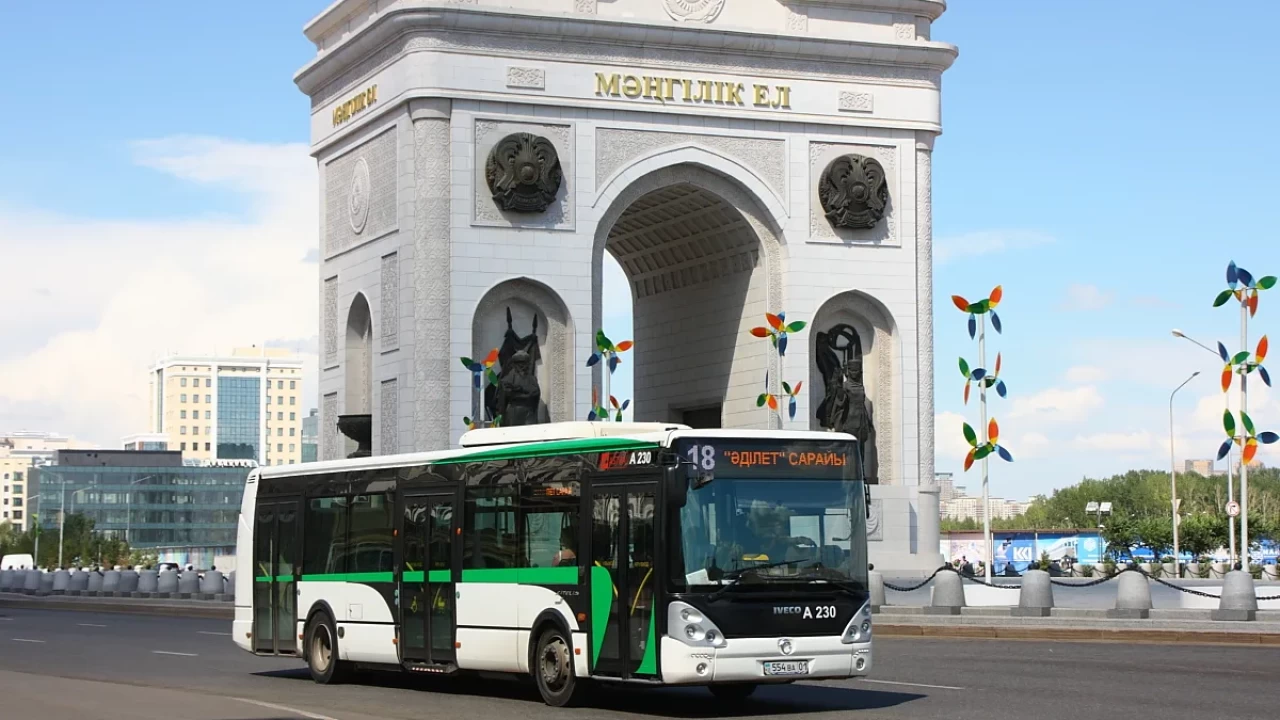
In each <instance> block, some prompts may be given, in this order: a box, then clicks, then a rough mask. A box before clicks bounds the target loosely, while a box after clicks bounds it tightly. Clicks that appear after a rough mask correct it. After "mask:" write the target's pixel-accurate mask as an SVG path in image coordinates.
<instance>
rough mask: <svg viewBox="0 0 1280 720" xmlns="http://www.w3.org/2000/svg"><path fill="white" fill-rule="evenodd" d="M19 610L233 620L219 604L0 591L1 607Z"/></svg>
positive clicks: (229, 608) (229, 611)
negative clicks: (65, 597)
mask: <svg viewBox="0 0 1280 720" xmlns="http://www.w3.org/2000/svg"><path fill="white" fill-rule="evenodd" d="M6 607H7V608H16V609H22V610H71V611H75V612H108V613H122V614H125V615H156V616H161V617H188V618H201V619H208V620H228V621H230V620H232V619H233V618H234V617H235V606H233V605H231V604H230V603H226V604H225V606H218V605H212V604H210V605H207V606H202V605H156V604H154V603H145V604H144V603H128V602H122V603H115V602H101V601H97V602H95V601H94V600H80V599H76V600H62V599H57V598H34V597H13V596H5V595H4V594H0V608H6Z"/></svg>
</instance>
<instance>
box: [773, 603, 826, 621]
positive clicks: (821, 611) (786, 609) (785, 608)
mask: <svg viewBox="0 0 1280 720" xmlns="http://www.w3.org/2000/svg"><path fill="white" fill-rule="evenodd" d="M773 614H774V615H799V616H800V617H801V619H803V620H813V619H815V618H816V619H818V620H831V619H832V618H834V617H835V616H836V606H835V605H818V606H816V607H805V606H801V605H774V606H773Z"/></svg>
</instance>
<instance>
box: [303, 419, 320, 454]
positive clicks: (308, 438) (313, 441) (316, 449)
mask: <svg viewBox="0 0 1280 720" xmlns="http://www.w3.org/2000/svg"><path fill="white" fill-rule="evenodd" d="M319 457H320V409H319V408H311V412H310V413H309V414H308V415H307V416H306V417H304V418H302V462H304V463H306V462H315V461H316V460H317V459H318V458H319Z"/></svg>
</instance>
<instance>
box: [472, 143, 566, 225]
mask: <svg viewBox="0 0 1280 720" xmlns="http://www.w3.org/2000/svg"><path fill="white" fill-rule="evenodd" d="M484 179H485V183H487V184H488V185H489V192H491V193H493V201H494V202H495V203H497V204H498V207H500V208H502V209H503V210H506V211H508V212H522V213H540V212H545V211H546V209H547V208H548V207H549V206H550V205H551V203H553V202H555V199H556V194H557V193H559V192H560V183H561V182H563V181H564V173H563V171H562V170H561V169H560V156H559V155H558V154H557V153H556V146H555V145H553V144H551V141H550V140H548V139H546V138H545V137H542V136H541V135H534V134H533V133H514V134H512V135H508V136H506V137H504V138H502V140H500V141H498V144H497V145H494V146H493V149H492V150H490V151H489V158H488V159H487V160H486V161H485V164H484Z"/></svg>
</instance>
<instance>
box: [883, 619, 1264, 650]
mask: <svg viewBox="0 0 1280 720" xmlns="http://www.w3.org/2000/svg"><path fill="white" fill-rule="evenodd" d="M875 632H876V634H877V635H880V636H884V637H917V638H934V639H948V640H957V639H966V640H1049V641H1054V642H1142V643H1162V644H1187V645H1258V646H1263V647H1280V634H1274V633H1252V632H1213V631H1179V630H1137V629H1114V630H1103V629H1090V628H1057V627H1034V626H1032V627H996V626H982V625H890V624H877V625H876V626H875Z"/></svg>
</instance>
